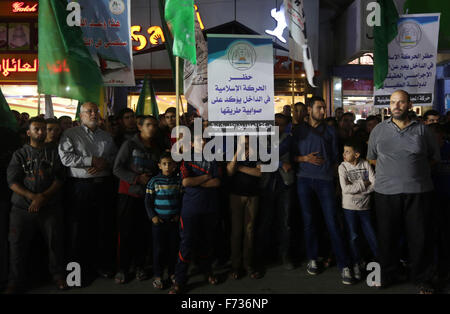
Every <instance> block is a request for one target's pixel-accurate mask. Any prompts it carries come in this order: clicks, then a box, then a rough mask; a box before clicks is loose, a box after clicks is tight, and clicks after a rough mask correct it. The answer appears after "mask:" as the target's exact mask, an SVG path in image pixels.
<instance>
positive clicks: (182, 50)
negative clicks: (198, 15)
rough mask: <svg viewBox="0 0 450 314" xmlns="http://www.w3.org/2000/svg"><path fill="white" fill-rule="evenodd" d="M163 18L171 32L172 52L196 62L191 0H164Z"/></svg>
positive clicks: (192, 2)
mask: <svg viewBox="0 0 450 314" xmlns="http://www.w3.org/2000/svg"><path fill="white" fill-rule="evenodd" d="M164 18H165V20H166V22H167V24H169V27H170V30H171V32H172V34H173V54H174V55H175V56H178V57H180V58H183V59H187V60H189V61H190V62H191V63H192V64H196V63H197V54H196V49H195V23H194V1H193V0H166V7H165V12H164Z"/></svg>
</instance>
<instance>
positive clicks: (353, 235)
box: [344, 209, 378, 265]
mask: <svg viewBox="0 0 450 314" xmlns="http://www.w3.org/2000/svg"><path fill="white" fill-rule="evenodd" d="M344 217H345V221H346V222H347V226H348V229H349V237H350V251H351V254H352V264H353V265H354V264H357V263H360V262H361V255H360V253H359V247H358V238H359V232H358V227H359V225H361V229H362V231H363V233H364V235H365V236H366V240H367V243H368V244H369V247H370V250H371V251H372V254H373V256H374V257H375V258H377V257H378V249H377V238H376V236H375V231H374V229H373V227H372V222H371V221H370V211H369V210H348V209H344Z"/></svg>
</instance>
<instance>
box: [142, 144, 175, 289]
mask: <svg viewBox="0 0 450 314" xmlns="http://www.w3.org/2000/svg"><path fill="white" fill-rule="evenodd" d="M158 167H159V169H161V173H160V174H159V175H157V176H155V177H153V178H152V179H151V180H150V181H149V183H148V185H147V193H146V195H145V208H146V209H147V214H148V216H149V218H150V219H151V221H152V223H153V228H152V229H153V273H154V277H155V278H154V280H153V287H155V288H156V289H160V290H161V289H163V288H164V284H163V280H162V277H163V272H164V266H165V265H164V262H166V265H167V273H168V275H169V278H170V280H172V282H174V280H175V264H176V261H177V250H178V221H179V219H180V209H181V202H180V200H181V185H180V177H179V176H177V175H176V174H175V169H176V168H177V167H176V163H175V162H174V161H173V159H172V156H171V155H170V153H168V152H166V153H163V154H162V155H161V157H160V159H159V163H158Z"/></svg>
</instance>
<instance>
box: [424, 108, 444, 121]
mask: <svg viewBox="0 0 450 314" xmlns="http://www.w3.org/2000/svg"><path fill="white" fill-rule="evenodd" d="M429 116H438V117H440V116H441V115H440V114H439V112H437V111H436V110H434V109H431V110H428V111H427V112H425V113H424V115H423V119H424V120H425V121H426V120H428V117H429Z"/></svg>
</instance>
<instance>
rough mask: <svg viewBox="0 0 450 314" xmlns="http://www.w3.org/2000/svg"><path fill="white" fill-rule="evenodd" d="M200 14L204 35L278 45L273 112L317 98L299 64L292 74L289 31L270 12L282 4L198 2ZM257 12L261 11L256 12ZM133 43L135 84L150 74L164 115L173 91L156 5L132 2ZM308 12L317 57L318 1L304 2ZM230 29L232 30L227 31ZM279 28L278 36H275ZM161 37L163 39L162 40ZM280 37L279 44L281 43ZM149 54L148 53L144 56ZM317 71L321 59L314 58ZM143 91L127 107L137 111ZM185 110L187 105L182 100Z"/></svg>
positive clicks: (265, 0) (131, 92)
mask: <svg viewBox="0 0 450 314" xmlns="http://www.w3.org/2000/svg"><path fill="white" fill-rule="evenodd" d="M195 3H196V8H195V9H196V14H197V17H198V18H199V19H200V20H201V25H202V26H203V28H204V33H228V34H259V35H266V36H269V33H277V35H278V36H276V35H270V36H272V37H273V41H274V76H275V77H274V80H275V82H274V83H275V85H274V87H275V99H274V106H275V112H276V113H278V112H281V111H282V109H283V106H285V105H290V104H291V103H292V99H293V98H292V93H293V92H294V102H298V101H301V102H304V101H305V99H306V97H307V96H312V95H313V94H314V91H313V89H312V88H311V87H310V86H309V85H308V83H307V80H306V77H305V72H304V70H303V68H302V65H301V64H300V63H296V64H295V68H294V75H292V71H291V61H290V60H289V59H288V57H287V55H288V50H287V49H288V44H287V42H283V41H285V40H286V39H287V38H288V30H287V29H286V28H279V27H278V25H279V22H278V21H277V20H276V18H275V17H273V15H272V10H275V11H276V12H278V11H279V10H280V6H281V4H282V3H283V1H282V0H276V1H273V0H246V1H234V0H223V1H220V2H211V1H209V0H196V1H195ZM255 8H258V9H257V10H255ZM131 9H132V17H131V22H132V25H133V26H132V39H133V46H134V48H133V50H134V53H135V56H134V58H133V62H134V68H135V77H136V80H137V86H139V85H141V84H142V79H143V77H144V75H145V74H149V75H151V77H152V78H153V81H154V88H155V92H156V96H157V102H158V108H159V111H160V112H164V111H165V110H166V109H167V108H168V107H170V106H175V98H176V97H175V87H174V86H173V79H172V74H171V71H170V63H169V59H168V57H167V52H166V50H165V48H164V45H162V43H163V40H164V37H163V35H162V34H161V30H160V26H161V19H160V16H159V9H158V1H154V0H153V1H148V2H145V3H144V2H132V3H131ZM305 10H306V11H307V13H308V16H311V17H313V16H316V17H317V18H311V19H310V22H309V24H308V33H309V34H310V35H309V36H311V40H310V47H311V51H312V54H313V55H315V56H318V38H319V36H318V35H319V34H318V32H319V22H318V21H319V19H318V17H319V4H318V1H316V0H305ZM236 25H237V26H236ZM227 28H228V29H227ZM275 30H277V31H276V32H273V31H275ZM161 35H162V36H161ZM280 39H281V40H280ZM145 52H148V53H145ZM313 61H314V66H315V68H316V69H318V63H319V60H318V59H317V58H316V59H313ZM139 91H140V88H130V89H129V94H128V98H127V106H128V107H129V108H135V107H136V104H137V101H138V98H139ZM182 102H183V111H184V112H186V110H187V104H186V100H185V99H184V97H183V98H182Z"/></svg>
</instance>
